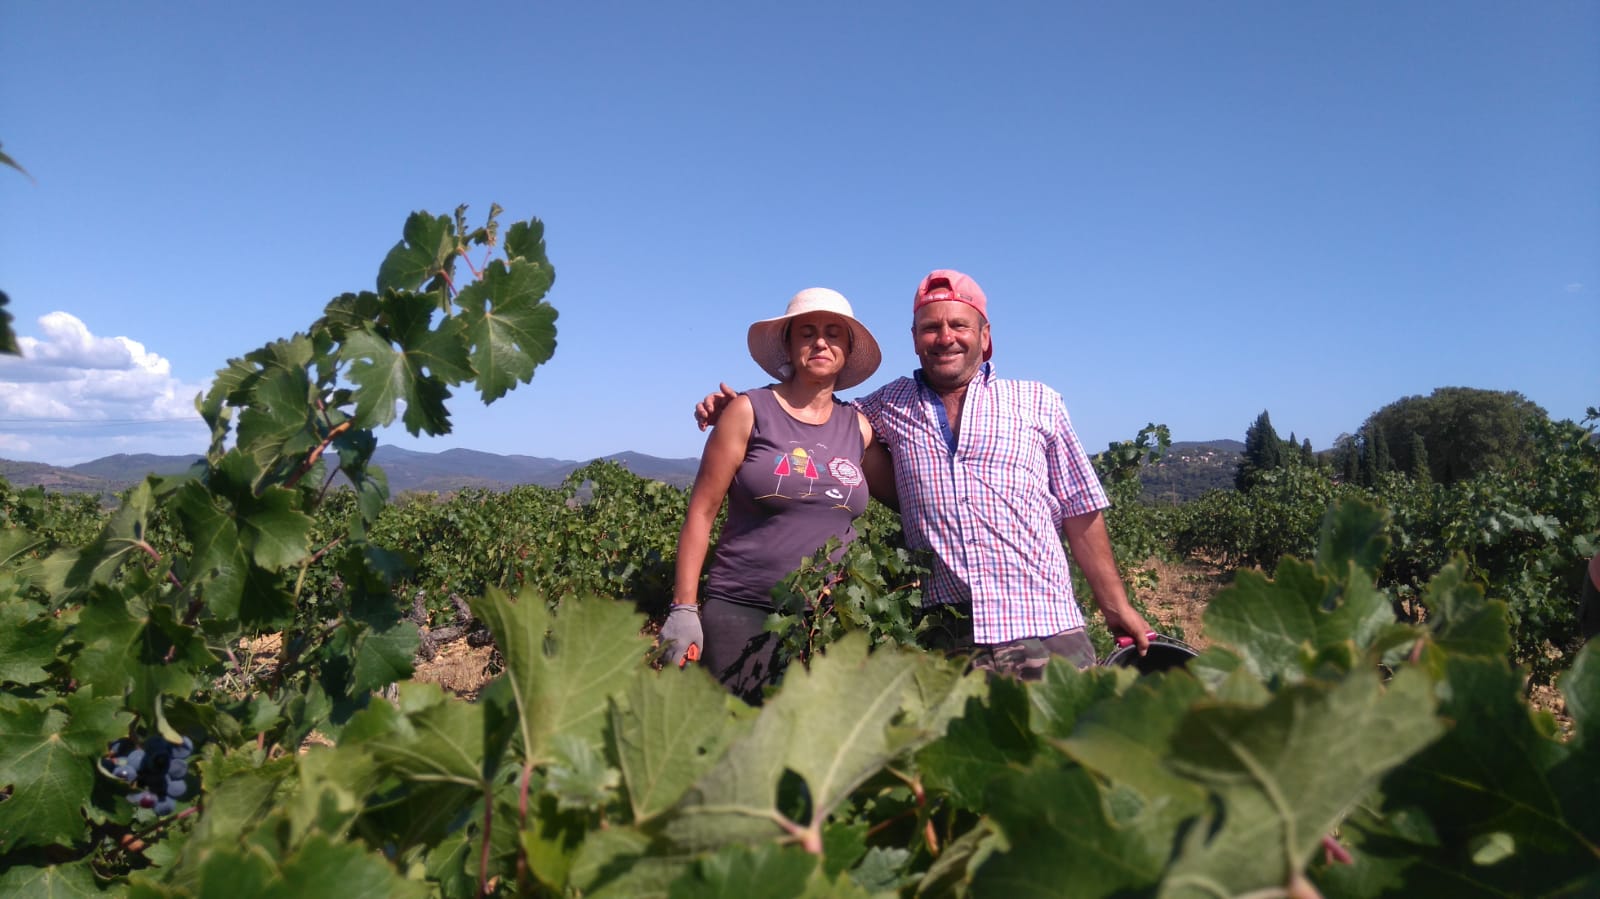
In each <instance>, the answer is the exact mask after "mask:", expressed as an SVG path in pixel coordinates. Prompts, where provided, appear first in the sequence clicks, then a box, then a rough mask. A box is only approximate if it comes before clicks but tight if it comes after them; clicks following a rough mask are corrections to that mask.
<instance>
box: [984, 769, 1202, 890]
mask: <svg viewBox="0 0 1600 899" xmlns="http://www.w3.org/2000/svg"><path fill="white" fill-rule="evenodd" d="M991 796H992V804H991V806H990V808H991V812H990V814H991V817H992V818H993V819H994V821H995V823H996V824H998V825H999V827H1000V828H1001V830H1002V831H1003V832H1004V834H1005V838H1006V841H1007V842H1008V843H1009V844H1010V848H1009V849H1008V850H1007V851H1005V852H1003V853H998V854H995V855H991V856H989V857H988V858H987V860H985V861H983V863H982V865H981V867H979V868H978V869H977V872H976V874H975V875H974V877H973V881H972V894H973V895H975V896H1061V895H1076V896H1111V895H1117V894H1119V893H1122V892H1124V891H1125V892H1126V894H1129V895H1134V894H1137V893H1138V892H1139V891H1142V890H1145V889H1148V888H1149V886H1151V885H1152V884H1154V883H1155V881H1156V879H1157V878H1158V877H1160V874H1161V869H1162V867H1163V866H1164V865H1165V864H1166V856H1167V851H1168V846H1167V844H1166V843H1165V842H1163V841H1161V840H1152V839H1151V838H1150V835H1149V834H1148V833H1147V831H1146V830H1144V829H1141V828H1136V827H1128V826H1119V825H1118V824H1115V823H1113V822H1112V821H1111V819H1110V818H1108V817H1107V814H1106V810H1105V805H1104V804H1103V803H1102V801H1101V796H1100V791H1099V790H1098V789H1097V788H1096V786H1095V783H1094V779H1093V778H1092V777H1091V776H1090V775H1089V773H1088V772H1087V771H1085V770H1084V769H1082V768H1079V767H1077V766H1070V767H1062V766H1058V765H1056V764H1054V763H1052V762H1050V761H1049V760H1048V759H1047V758H1041V760H1040V763H1039V764H1037V765H1036V766H1035V767H1034V768H1033V769H1030V770H1028V771H1026V772H1012V773H1011V774H1010V775H1008V776H1006V777H1004V778H1002V779H1001V780H999V781H997V782H996V783H995V784H994V786H993V788H992V790H991ZM1175 824H1176V822H1172V823H1170V824H1168V826H1167V828H1166V829H1167V831H1168V832H1169V833H1170V829H1171V827H1173V826H1175ZM976 848H977V847H976V846H972V847H969V851H976Z"/></svg>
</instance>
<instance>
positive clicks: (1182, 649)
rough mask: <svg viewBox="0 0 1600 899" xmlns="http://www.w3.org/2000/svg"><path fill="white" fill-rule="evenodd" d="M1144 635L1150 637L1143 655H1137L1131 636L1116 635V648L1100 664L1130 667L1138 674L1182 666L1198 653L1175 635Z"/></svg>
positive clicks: (1169, 669)
mask: <svg viewBox="0 0 1600 899" xmlns="http://www.w3.org/2000/svg"><path fill="white" fill-rule="evenodd" d="M1146 636H1148V637H1149V638H1150V648H1149V650H1148V651H1146V653H1145V654H1144V655H1142V656H1141V655H1139V647H1137V646H1135V645H1134V643H1133V638H1132V637H1118V638H1117V648H1116V649H1113V650H1112V651H1111V654H1110V655H1108V656H1106V658H1105V661H1103V662H1101V663H1100V664H1102V665H1115V666H1117V667H1119V668H1132V669H1134V670H1136V671H1138V672H1139V673H1140V674H1153V673H1155V672H1157V671H1171V670H1172V669H1174V668H1182V667H1184V666H1185V665H1188V664H1189V660H1190V659H1192V658H1194V657H1195V656H1196V655H1199V653H1196V652H1195V651H1194V648H1193V647H1191V646H1190V645H1189V644H1187V643H1185V642H1183V641H1182V640H1179V639H1177V638H1175V637H1168V636H1167V635H1165V634H1158V633H1155V632H1154V631H1152V632H1151V633H1149V634H1147V635H1146Z"/></svg>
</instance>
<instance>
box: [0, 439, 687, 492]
mask: <svg viewBox="0 0 1600 899" xmlns="http://www.w3.org/2000/svg"><path fill="white" fill-rule="evenodd" d="M603 458H605V459H607V460H610V461H615V462H618V463H621V464H622V465H623V466H625V467H626V468H627V469H628V470H629V471H631V472H633V473H634V474H636V475H639V476H640V477H643V478H650V479H651V480H657V481H664V482H666V483H668V484H671V485H673V486H675V487H687V486H689V485H690V484H692V483H694V475H695V472H696V471H697V470H698V469H699V467H700V460H699V459H663V458H660V457H658V456H649V455H645V454H644V453H634V452H623V453H616V454H614V455H610V456H605V457H603ZM197 461H199V457H197V456H154V455H149V454H140V455H126V454H118V455H115V456H106V457H104V458H100V459H95V460H94V461H92V462H84V463H82V464H79V465H72V466H68V467H65V468H63V467H58V466H55V465H46V464H44V463H42V462H11V461H8V460H5V459H0V478H4V479H5V480H7V481H9V482H10V483H11V484H12V485H13V486H16V487H32V486H35V485H38V486H42V487H44V488H45V489H46V490H52V491H56V492H59V493H99V494H102V495H106V496H114V495H116V494H118V493H121V492H122V491H123V490H126V489H127V488H129V487H131V486H133V485H134V484H137V483H138V482H139V481H141V480H144V478H145V476H146V475H151V474H181V473H183V472H185V471H187V470H188V469H189V466H191V465H193V464H194V463H195V462H197ZM373 461H374V462H375V463H377V465H378V466H379V467H380V468H382V469H383V471H384V474H386V475H388V476H389V492H390V493H391V494H394V495H399V494H401V493H405V492H408V491H420V492H431V493H450V492H453V491H456V490H460V489H462V488H466V487H480V488H484V489H488V490H508V489H510V488H512V487H515V486H517V485H519V484H537V485H539V486H541V487H555V486H558V485H560V483H561V482H562V481H563V480H565V479H566V477H567V475H569V474H572V473H573V472H574V471H577V470H578V469H579V468H582V467H583V466H585V465H587V464H589V463H588V462H587V461H585V462H578V461H574V460H571V459H547V458H542V457H539V456H502V455H497V454H495V453H481V452H478V451H476V450H466V449H453V450H445V451H444V452H441V453H421V452H416V451H414V450H405V449H400V448H398V447H393V446H380V447H378V450H377V452H376V453H374V454H373Z"/></svg>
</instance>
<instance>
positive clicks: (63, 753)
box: [0, 695, 128, 854]
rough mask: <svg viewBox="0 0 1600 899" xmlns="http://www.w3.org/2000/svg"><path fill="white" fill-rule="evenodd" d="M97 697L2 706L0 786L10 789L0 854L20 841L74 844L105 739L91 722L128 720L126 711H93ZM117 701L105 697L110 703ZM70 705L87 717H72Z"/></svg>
mask: <svg viewBox="0 0 1600 899" xmlns="http://www.w3.org/2000/svg"><path fill="white" fill-rule="evenodd" d="M95 702H96V701H95V700H93V699H90V698H88V697H81V696H76V695H75V696H73V697H70V698H69V700H68V702H67V703H62V704H56V703H51V702H48V701H44V700H39V701H19V702H16V703H12V704H7V705H3V706H0V790H4V789H6V788H9V790H10V796H9V797H7V798H6V799H4V800H0V854H4V853H6V852H9V851H11V850H12V849H15V848H17V847H19V846H48V845H51V844H61V845H72V844H73V843H75V842H76V841H77V840H79V839H81V838H82V836H83V824H84V822H83V812H82V810H83V807H84V805H85V803H87V802H88V801H89V793H90V791H91V790H92V789H93V788H94V779H95V773H94V765H95V761H94V759H95V757H96V756H97V755H98V752H97V751H96V750H97V749H104V747H105V743H104V742H102V741H103V740H105V739H106V737H105V734H104V733H103V727H102V728H100V730H102V732H99V733H97V732H95V731H96V728H95V727H94V725H95V723H96V722H99V723H100V724H101V725H104V724H105V723H107V722H111V723H113V724H116V723H122V724H123V726H126V724H125V722H126V720H127V717H128V716H126V715H123V716H122V721H121V722H117V721H116V719H115V718H108V717H106V714H105V711H106V710H105V709H100V710H98V713H97V710H96V705H95ZM99 704H100V705H106V704H107V701H105V700H101V701H100V702H99ZM120 704H121V703H120V702H119V701H115V700H113V701H110V703H109V705H110V707H111V708H112V709H115V708H116V707H118V706H120ZM64 706H65V707H64ZM74 707H76V708H80V709H81V710H82V712H83V714H84V715H85V716H86V717H88V719H89V720H87V721H85V722H82V723H79V722H75V721H74V718H75V716H74V715H73V713H72V711H71V709H72V708H74ZM75 724H76V725H77V727H74V725H75ZM112 732H113V733H115V731H114V730H113V731H112Z"/></svg>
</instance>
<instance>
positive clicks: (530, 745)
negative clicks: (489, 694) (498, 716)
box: [468, 587, 645, 765]
mask: <svg viewBox="0 0 1600 899" xmlns="http://www.w3.org/2000/svg"><path fill="white" fill-rule="evenodd" d="M468 602H469V604H470V605H471V607H472V612H473V614H474V615H476V616H477V617H478V618H479V619H481V620H482V621H483V622H484V624H486V625H488V627H489V631H490V632H491V633H493V634H494V639H495V645H496V646H498V647H499V648H500V653H501V655H503V656H505V660H506V677H507V679H508V680H509V682H510V684H511V688H512V692H513V694H514V695H515V698H516V700H515V701H516V706H517V710H518V713H519V715H520V717H521V730H522V741H523V751H524V752H525V753H527V758H528V761H529V762H531V763H533V764H535V765H539V764H544V763H547V762H549V761H551V760H552V758H553V749H552V746H551V743H550V741H551V738H552V737H554V736H555V735H556V734H571V735H573V736H577V737H582V738H583V739H586V740H589V741H591V742H594V743H596V744H598V743H599V742H600V737H601V732H602V730H603V729H604V727H605V723H606V720H607V714H606V710H607V708H608V703H607V699H608V697H610V696H612V695H614V694H616V693H618V692H620V691H621V690H622V688H623V686H624V685H625V684H626V683H627V678H626V677H624V674H625V672H627V671H628V670H629V669H633V668H639V667H642V666H643V663H644V649H645V638H644V637H642V636H640V634H639V616H638V614H637V613H635V612H634V611H633V609H632V607H631V606H629V605H627V604H624V603H620V602H616V601H614V600H606V599H598V598H595V599H581V600H580V599H575V598H569V599H567V600H565V601H564V602H563V603H562V604H561V614H560V615H559V616H556V617H555V619H554V621H553V622H552V619H551V615H550V613H549V611H548V610H546V608H545V604H544V599H543V598H542V597H540V596H538V595H537V594H535V593H533V592H532V591H527V590H524V591H523V592H522V593H521V594H520V595H519V596H518V597H517V598H516V599H515V600H513V599H511V598H510V597H509V596H507V595H506V594H505V593H503V592H502V591H500V590H498V589H495V588H493V587H491V588H490V589H489V591H488V593H487V594H485V595H484V596H482V597H479V598H475V599H472V600H469V601H468ZM547 634H548V636H547Z"/></svg>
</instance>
